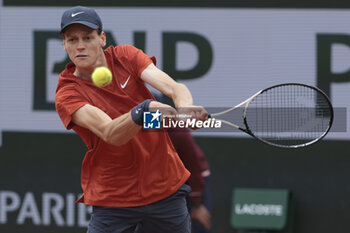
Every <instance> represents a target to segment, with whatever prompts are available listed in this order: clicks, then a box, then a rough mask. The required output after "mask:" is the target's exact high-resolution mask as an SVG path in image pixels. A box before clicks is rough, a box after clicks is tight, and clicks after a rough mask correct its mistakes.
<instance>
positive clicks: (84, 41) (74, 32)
mask: <svg viewBox="0 0 350 233" xmlns="http://www.w3.org/2000/svg"><path fill="white" fill-rule="evenodd" d="M105 45H106V35H105V33H104V32H102V33H101V34H100V35H99V34H98V32H97V30H93V29H91V28H88V27H86V26H84V25H81V24H73V25H71V26H69V27H68V28H67V29H66V30H65V32H64V33H63V47H64V49H65V50H66V51H67V53H68V56H69V58H70V59H71V61H72V62H73V63H74V64H75V65H76V67H77V68H81V69H84V68H85V69H87V68H91V67H95V66H96V65H98V62H99V60H100V59H101V56H104V54H103V49H102V48H103V47H104V46H105Z"/></svg>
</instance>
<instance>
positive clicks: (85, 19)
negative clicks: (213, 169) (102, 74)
mask: <svg viewBox="0 0 350 233" xmlns="http://www.w3.org/2000/svg"><path fill="white" fill-rule="evenodd" d="M61 34H62V38H63V47H64V49H65V50H66V51H67V53H68V56H69V58H70V59H71V61H72V63H70V64H67V66H66V68H65V70H64V71H63V72H62V73H61V74H60V77H59V82H58V86H57V90H56V99H55V104H56V110H57V112H58V114H59V116H60V118H61V120H62V122H63V124H64V125H65V127H66V128H67V129H73V130H74V131H75V132H76V133H77V134H78V135H80V137H81V138H82V140H83V141H84V142H85V144H86V146H87V147H88V149H89V150H88V152H87V153H86V155H85V157H84V161H83V164H82V174H81V185H82V189H83V196H82V197H81V198H80V199H79V200H78V201H77V202H83V203H85V204H86V205H92V206H93V213H92V216H91V220H90V223H89V226H88V233H98V232H113V233H118V232H133V231H134V229H135V227H136V225H137V224H142V226H143V229H144V230H145V232H149V233H151V232H152V233H156V232H159V233H167V232H169V233H170V232H176V233H182V232H190V217H189V213H188V210H187V208H186V201H185V196H186V195H187V194H188V192H190V187H189V186H187V185H186V184H185V182H186V180H187V179H188V178H189V176H190V173H189V172H188V171H187V170H186V168H185V167H184V165H183V164H182V162H181V160H180V159H179V157H178V154H177V153H176V151H175V149H174V147H173V146H172V144H171V141H170V139H169V136H168V135H167V134H166V132H164V131H158V132H156V133H154V132H153V133H150V132H147V131H146V130H141V125H142V121H143V119H142V118H143V117H142V116H143V112H145V111H148V110H149V109H150V108H152V109H157V108H164V107H167V108H170V106H168V105H165V104H162V103H160V102H157V101H155V100H154V97H153V96H152V94H151V93H150V92H149V91H148V89H147V88H146V86H145V83H148V84H149V85H151V86H153V87H154V88H156V89H157V90H159V91H161V92H162V93H164V94H165V95H167V96H169V97H171V98H172V99H173V101H174V103H175V105H176V107H177V108H181V109H182V111H191V112H192V113H193V114H192V116H193V117H194V118H196V119H197V120H205V119H206V118H207V115H208V113H207V112H206V111H205V109H204V108H203V107H200V106H194V105H193V101H192V96H191V93H190V92H189V90H188V89H187V88H186V86H184V85H183V84H179V83H177V82H175V81H174V80H173V79H171V78H170V77H169V76H168V75H167V74H166V73H164V72H163V71H161V70H159V69H158V68H157V67H156V66H155V58H154V57H152V58H150V57H148V56H147V55H145V54H144V53H143V52H142V51H141V50H139V49H136V48H135V47H133V46H130V45H119V46H116V47H113V46H110V47H108V48H107V49H105V50H104V49H103V48H104V46H105V45H106V34H105V33H104V32H103V29H102V22H101V19H100V17H99V16H98V14H97V13H96V11H95V10H93V9H91V8H87V7H82V6H76V7H73V8H70V9H68V10H66V11H65V12H64V13H63V15H62V20H61ZM99 66H106V67H108V68H109V69H110V70H111V72H112V74H113V80H112V82H111V84H110V85H108V86H107V87H105V88H99V87H97V86H95V85H94V84H93V83H92V81H91V74H92V72H93V70H94V69H95V68H96V67H99ZM170 109H171V110H169V111H171V112H172V113H174V114H176V109H174V108H170ZM182 113H186V112H182ZM186 114H189V112H187V113H186Z"/></svg>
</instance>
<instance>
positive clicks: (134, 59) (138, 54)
mask: <svg viewBox="0 0 350 233" xmlns="http://www.w3.org/2000/svg"><path fill="white" fill-rule="evenodd" d="M122 50H123V53H124V55H125V56H126V57H127V58H128V60H129V61H130V66H131V67H132V69H133V70H134V73H135V74H136V75H137V77H141V73H142V72H143V71H144V69H146V68H147V67H148V66H149V65H150V64H151V63H154V64H156V59H155V57H149V56H148V55H146V54H145V53H144V52H143V51H142V50H141V49H138V48H136V47H134V46H132V45H124V46H123V49H122Z"/></svg>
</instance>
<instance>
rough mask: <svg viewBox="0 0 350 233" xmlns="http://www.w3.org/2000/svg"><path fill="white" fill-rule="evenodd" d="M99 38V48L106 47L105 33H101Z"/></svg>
mask: <svg viewBox="0 0 350 233" xmlns="http://www.w3.org/2000/svg"><path fill="white" fill-rule="evenodd" d="M100 38H101V46H102V48H103V47H105V46H106V33H105V32H104V31H102V32H101V35H100Z"/></svg>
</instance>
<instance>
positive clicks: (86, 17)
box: [61, 6, 102, 32]
mask: <svg viewBox="0 0 350 233" xmlns="http://www.w3.org/2000/svg"><path fill="white" fill-rule="evenodd" d="M76 23H77V24H82V25H85V26H87V27H89V28H92V29H102V21H101V18H100V16H98V14H97V13H96V11H95V10H94V9H91V8H88V7H84V6H75V7H72V8H70V9H68V10H66V11H65V12H64V13H63V15H62V19H61V32H63V30H64V29H66V28H67V27H68V26H69V25H72V24H76Z"/></svg>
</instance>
